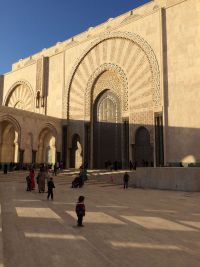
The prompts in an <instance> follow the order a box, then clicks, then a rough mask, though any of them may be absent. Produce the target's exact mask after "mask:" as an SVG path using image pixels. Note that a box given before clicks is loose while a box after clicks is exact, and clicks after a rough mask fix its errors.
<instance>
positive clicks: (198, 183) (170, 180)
mask: <svg viewBox="0 0 200 267" xmlns="http://www.w3.org/2000/svg"><path fill="white" fill-rule="evenodd" d="M128 174H129V176H130V181H129V184H130V186H131V187H137V188H144V189H145V188H146V189H147V188H149V189H150V188H151V189H160V190H175V191H188V192H200V168H150V167H149V168H137V170H136V171H132V172H129V171H128ZM123 175H124V172H122V171H121V172H120V173H115V172H109V173H106V174H103V173H102V174H101V175H97V176H92V177H91V178H95V179H97V180H98V181H105V182H108V183H115V184H119V185H123Z"/></svg>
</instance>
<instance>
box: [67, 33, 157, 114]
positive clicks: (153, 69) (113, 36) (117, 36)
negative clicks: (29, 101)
mask: <svg viewBox="0 0 200 267" xmlns="http://www.w3.org/2000/svg"><path fill="white" fill-rule="evenodd" d="M110 40H113V45H114V46H115V44H116V45H117V46H118V45H119V46H120V47H113V49H112V51H109V53H110V54H109V55H110V56H109V57H110V58H111V59H112V58H114V57H112V54H113V53H114V52H113V51H117V52H116V54H115V57H116V58H118V59H119V61H121V65H119V67H121V69H123V70H124V71H125V68H124V64H125V61H124V58H125V54H126V56H127V57H128V56H129V54H128V52H130V51H131V50H130V49H131V45H133V44H134V45H135V47H136V49H135V54H136V55H137V54H139V53H140V52H141V51H142V53H141V54H142V55H143V58H142V57H141V60H140V62H138V65H137V68H138V69H139V68H140V67H141V65H142V63H143V62H142V60H143V61H144V60H145V61H146V62H148V71H149V72H150V74H151V75H149V77H147V80H146V81H144V83H147V82H149V83H151V91H152V101H153V103H152V105H153V106H160V105H161V102H162V101H161V92H160V72H159V65H158V61H157V59H156V56H155V54H154V52H153V50H152V48H151V46H150V45H149V44H148V43H147V42H146V41H145V40H144V39H143V38H142V37H140V36H139V35H137V34H133V33H130V32H124V33H122V32H115V33H106V34H104V35H102V36H101V37H100V38H99V39H98V40H96V41H95V42H93V43H91V44H90V46H89V47H88V48H87V49H86V50H85V51H84V52H83V53H82V55H81V56H80V57H79V58H78V59H77V61H76V63H75V64H74V66H73V69H72V71H71V74H70V76H69V80H68V83H67V85H66V89H65V92H64V98H63V118H70V114H69V113H70V111H69V103H70V106H73V104H72V102H73V101H72V96H71V91H72V90H73V88H72V85H73V84H74V87H75V86H76V87H80V85H81V84H80V81H79V80H78V79H76V77H75V76H76V74H77V72H81V68H82V69H84V71H85V73H86V74H88V75H89V77H90V70H91V68H92V66H95V64H96V66H98V67H99V65H100V64H99V65H98V63H101V62H100V60H99V56H100V55H99V54H98V53H99V51H97V53H96V55H95V62H94V59H93V58H92V56H91V53H90V52H91V51H95V49H97V47H98V46H99V45H100V44H102V46H101V47H102V48H101V52H102V55H103V58H104V63H111V64H115V62H114V61H113V62H112V61H110V62H109V61H108V60H109V59H108V57H107V54H106V51H107V50H106V49H107V44H106V42H105V41H108V42H109V41H110ZM115 40H120V41H119V43H120V44H117V43H116V42H115ZM125 41H129V44H125ZM125 45H127V47H126V48H127V49H126V51H125V49H124V51H125V54H124V55H123V56H124V58H122V56H121V54H120V53H121V49H122V48H123V46H125ZM87 56H88V62H89V64H87V62H86V60H85V58H86V57H87ZM138 58H139V57H138ZM84 60H85V61H84ZM81 65H82V66H81ZM130 66H131V65H130ZM127 67H128V66H127ZM145 68H147V67H145ZM145 68H144V69H143V73H146V69H145ZM130 69H131V68H130ZM143 73H141V75H142V74H143ZM89 77H88V78H89ZM138 78H140V77H138ZM129 82H130V83H131V82H132V81H129ZM85 83H87V81H85ZM85 87H86V86H85ZM81 89H82V90H83V89H84V90H85V89H86V88H81ZM82 90H81V91H82ZM77 96H78V94H77V92H76V93H75V97H77ZM144 96H145V97H147V96H148V95H147V93H146V92H144ZM75 97H74V98H75ZM76 101H77V103H76V109H77V112H79V113H80V110H78V108H77V107H78V105H79V104H80V102H81V100H80V99H79V100H77V99H76ZM82 102H83V99H82ZM141 107H142V106H141V105H136V108H141Z"/></svg>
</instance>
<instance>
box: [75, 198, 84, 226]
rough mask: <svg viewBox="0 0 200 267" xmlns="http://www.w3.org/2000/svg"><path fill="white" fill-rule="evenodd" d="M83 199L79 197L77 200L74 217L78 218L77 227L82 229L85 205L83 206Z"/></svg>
mask: <svg viewBox="0 0 200 267" xmlns="http://www.w3.org/2000/svg"><path fill="white" fill-rule="evenodd" d="M84 200H85V197H84V196H80V197H79V198H78V202H77V204H76V215H77V217H78V220H77V226H79V227H83V226H84V225H83V216H85V204H84Z"/></svg>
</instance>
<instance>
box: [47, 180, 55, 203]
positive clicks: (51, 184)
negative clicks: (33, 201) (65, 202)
mask: <svg viewBox="0 0 200 267" xmlns="http://www.w3.org/2000/svg"><path fill="white" fill-rule="evenodd" d="M54 188H55V185H54V182H53V178H52V177H51V178H50V180H49V181H48V195H47V199H49V197H50V196H51V200H53V189H54Z"/></svg>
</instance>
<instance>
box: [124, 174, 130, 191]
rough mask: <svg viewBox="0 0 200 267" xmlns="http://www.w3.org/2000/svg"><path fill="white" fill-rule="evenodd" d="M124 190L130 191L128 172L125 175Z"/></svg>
mask: <svg viewBox="0 0 200 267" xmlns="http://www.w3.org/2000/svg"><path fill="white" fill-rule="evenodd" d="M123 180H124V189H128V182H129V175H128V173H127V172H125V174H124V179H123Z"/></svg>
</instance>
